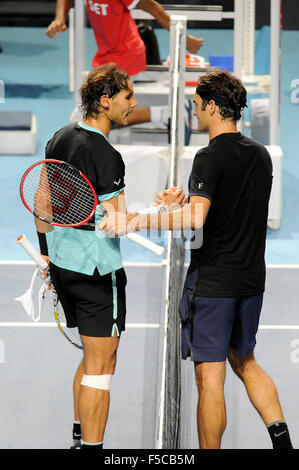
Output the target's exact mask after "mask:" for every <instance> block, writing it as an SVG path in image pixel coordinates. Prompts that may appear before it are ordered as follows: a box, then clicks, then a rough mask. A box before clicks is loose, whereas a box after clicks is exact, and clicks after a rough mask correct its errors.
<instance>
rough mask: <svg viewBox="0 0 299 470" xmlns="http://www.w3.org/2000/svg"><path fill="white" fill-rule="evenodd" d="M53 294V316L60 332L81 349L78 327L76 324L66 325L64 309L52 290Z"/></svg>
mask: <svg viewBox="0 0 299 470" xmlns="http://www.w3.org/2000/svg"><path fill="white" fill-rule="evenodd" d="M53 294H54V298H53V303H54V316H55V320H56V323H57V326H58V328H59V330H60V332H61V333H62V334H63V335H64V336H65V337H66V339H67V340H68V341H70V343H71V344H73V345H74V346H76V347H77V348H79V349H82V341H81V337H80V333H79V330H78V328H77V327H76V326H75V327H68V326H67V321H66V318H65V314H64V310H63V308H62V306H61V303H60V301H59V299H58V296H57V293H56V292H55V291H54V292H53Z"/></svg>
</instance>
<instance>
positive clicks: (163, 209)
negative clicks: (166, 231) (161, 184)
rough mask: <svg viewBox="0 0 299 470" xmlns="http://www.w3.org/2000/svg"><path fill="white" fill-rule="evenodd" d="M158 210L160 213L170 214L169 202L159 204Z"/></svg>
mask: <svg viewBox="0 0 299 470" xmlns="http://www.w3.org/2000/svg"><path fill="white" fill-rule="evenodd" d="M158 211H159V214H168V212H169V209H168V206H167V204H160V206H158Z"/></svg>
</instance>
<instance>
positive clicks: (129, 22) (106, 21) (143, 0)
mask: <svg viewBox="0 0 299 470" xmlns="http://www.w3.org/2000/svg"><path fill="white" fill-rule="evenodd" d="M72 5H73V0H57V3H56V16H55V19H54V20H53V21H52V22H51V23H50V25H49V27H48V28H47V30H46V34H47V35H48V36H49V37H50V38H55V36H56V35H57V34H58V33H62V32H64V31H65V30H66V29H67V26H66V18H67V15H68V12H69V10H70V8H71V7H72ZM86 8H87V12H88V18H89V22H90V24H91V26H92V29H93V32H94V35H95V39H96V43H97V47H98V49H97V52H96V54H95V56H94V57H93V60H92V64H91V65H92V67H96V66H97V65H102V64H105V63H107V62H115V63H116V64H117V65H118V66H119V67H121V68H122V69H123V70H125V71H126V72H127V74H128V75H129V76H130V77H131V79H132V80H133V81H134V75H136V74H138V73H139V72H142V71H144V70H146V49H145V45H144V42H143V41H142V39H141V37H140V34H139V32H138V29H137V26H136V23H135V21H134V19H133V18H132V16H131V14H130V10H132V9H133V8H138V9H140V10H144V11H146V12H147V13H150V14H151V15H152V16H153V17H154V18H155V20H156V21H157V22H158V23H159V24H160V25H161V26H162V27H163V28H165V29H167V30H169V28H170V16H169V15H168V13H167V12H166V11H165V10H164V8H163V7H162V6H161V5H160V4H159V3H158V2H156V1H155V0H109V2H106V3H104V2H103V3H101V2H98V1H96V0H86ZM202 44H203V38H197V37H195V36H191V35H187V39H186V48H187V50H188V51H189V52H191V53H192V54H195V53H196V52H197V51H198V50H199V49H200V47H201V46H202ZM168 115H169V114H168V107H167V106H154V107H140V108H136V109H134V112H133V113H132V114H131V115H130V119H129V124H130V125H132V124H140V123H144V122H160V121H165V122H168Z"/></svg>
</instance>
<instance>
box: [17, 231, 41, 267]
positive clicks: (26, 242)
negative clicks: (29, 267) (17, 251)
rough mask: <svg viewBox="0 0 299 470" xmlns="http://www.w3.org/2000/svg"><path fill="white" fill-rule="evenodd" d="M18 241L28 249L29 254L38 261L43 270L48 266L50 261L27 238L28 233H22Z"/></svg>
mask: <svg viewBox="0 0 299 470" xmlns="http://www.w3.org/2000/svg"><path fill="white" fill-rule="evenodd" d="M17 243H19V245H21V246H22V247H23V248H24V250H25V251H27V253H28V255H29V256H31V258H32V259H33V260H34V261H35V262H36V264H37V265H38V266H39V267H40V268H41V269H42V270H43V271H45V269H47V268H48V263H47V262H46V261H45V260H44V258H43V257H42V256H41V255H40V254H39V253H38V252H37V251H36V249H35V248H34V246H33V245H32V244H31V243H30V241H29V240H28V239H27V237H26V235H23V234H22V235H20V236H19V237H18V238H17Z"/></svg>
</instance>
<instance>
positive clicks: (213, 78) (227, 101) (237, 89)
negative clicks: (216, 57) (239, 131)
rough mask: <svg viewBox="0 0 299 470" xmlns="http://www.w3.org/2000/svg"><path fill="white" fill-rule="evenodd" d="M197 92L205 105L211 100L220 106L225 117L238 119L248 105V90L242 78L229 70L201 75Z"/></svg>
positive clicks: (220, 110)
mask: <svg viewBox="0 0 299 470" xmlns="http://www.w3.org/2000/svg"><path fill="white" fill-rule="evenodd" d="M196 93H197V94H198V95H199V96H200V97H201V99H202V101H203V103H204V106H206V105H207V104H208V103H209V102H210V101H211V100H213V101H215V104H216V105H217V106H219V112H220V114H221V116H222V117H223V118H224V119H233V121H238V120H239V119H240V118H241V112H242V110H243V109H244V108H245V107H246V106H247V105H246V100H247V91H246V88H245V87H244V85H243V83H242V82H241V80H239V79H238V78H237V77H235V76H234V75H232V74H231V73H229V72H226V71H224V72H212V73H209V74H207V75H203V76H202V77H200V79H199V81H198V85H197V87H196Z"/></svg>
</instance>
